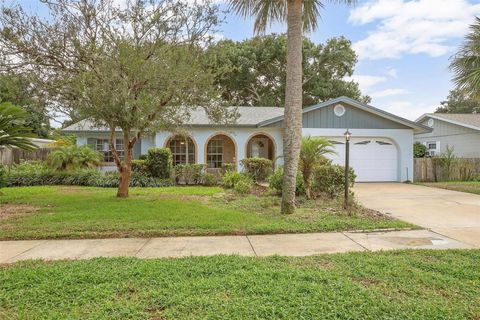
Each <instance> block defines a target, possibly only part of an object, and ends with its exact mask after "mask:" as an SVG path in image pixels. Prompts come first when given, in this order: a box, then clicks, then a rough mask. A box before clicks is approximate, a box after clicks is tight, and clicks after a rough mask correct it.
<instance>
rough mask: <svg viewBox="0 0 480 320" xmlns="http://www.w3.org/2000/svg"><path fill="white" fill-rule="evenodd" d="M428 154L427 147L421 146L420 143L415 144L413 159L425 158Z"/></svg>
mask: <svg viewBox="0 0 480 320" xmlns="http://www.w3.org/2000/svg"><path fill="white" fill-rule="evenodd" d="M426 154H427V147H426V146H424V145H423V144H421V143H420V142H418V141H417V142H415V143H414V144H413V157H414V158H425V155H426Z"/></svg>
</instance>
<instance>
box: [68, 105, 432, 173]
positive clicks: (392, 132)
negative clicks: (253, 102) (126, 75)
mask: <svg viewBox="0 0 480 320" xmlns="http://www.w3.org/2000/svg"><path fill="white" fill-rule="evenodd" d="M238 112H239V114H240V117H239V119H238V120H237V122H236V124H234V125H229V126H220V125H218V124H214V123H211V122H210V120H209V118H208V117H207V115H206V114H205V112H204V111H203V109H201V108H199V109H197V110H195V111H194V112H192V115H191V118H190V120H189V122H188V123H187V126H186V130H187V131H188V133H189V136H188V138H185V137H184V136H178V135H175V134H172V133H170V132H157V133H156V134H153V135H151V136H147V137H144V138H142V139H141V141H138V142H137V143H136V144H135V147H134V150H133V154H134V157H135V158H138V157H139V156H140V155H141V154H145V153H146V152H147V150H148V148H150V147H169V148H170V149H171V151H172V153H173V161H174V164H178V163H187V162H188V163H204V164H207V168H208V170H217V169H219V168H221V167H222V165H223V164H224V163H235V164H237V166H238V168H239V169H240V163H239V161H240V160H241V159H244V158H246V157H263V158H268V159H271V160H272V161H274V163H275V164H276V165H281V164H282V162H283V159H282V150H283V141H282V130H281V128H282V123H283V121H284V115H283V108H278V107H238ZM347 129H348V130H349V131H350V132H351V133H352V139H351V142H350V145H351V148H350V156H351V158H350V163H351V166H352V167H353V168H354V170H355V172H356V174H357V181H406V180H412V173H413V147H412V145H413V136H414V134H416V133H426V132H429V131H430V129H429V128H427V127H425V126H423V125H422V124H419V123H415V122H412V121H409V120H407V119H403V118H401V117H398V116H396V115H393V114H391V113H388V112H385V111H383V110H380V109H377V108H374V107H372V106H369V105H366V104H363V103H360V102H358V101H355V100H352V99H350V98H347V97H340V98H337V99H333V100H329V101H326V102H323V103H320V104H317V105H314V106H311V107H307V108H304V109H303V129H302V132H303V135H304V136H308V135H310V136H315V137H326V138H328V139H329V140H330V141H331V142H332V143H333V145H334V147H335V151H336V154H335V155H332V156H330V157H331V158H332V160H333V162H334V163H337V164H344V161H345V138H344V133H345V131H346V130H347ZM63 131H64V132H68V133H74V134H75V135H76V136H77V143H78V144H81V145H84V144H89V145H91V146H92V147H93V148H95V149H96V150H98V151H100V152H102V153H104V156H105V166H107V167H108V166H113V159H112V155H111V152H110V151H109V144H108V132H107V130H106V128H95V127H93V126H91V124H89V122H88V121H82V122H80V123H77V124H74V125H71V126H69V127H67V128H65V129H64V130H63ZM116 144H117V149H119V150H122V149H123V141H122V139H117V141H116Z"/></svg>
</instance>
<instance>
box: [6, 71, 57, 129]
mask: <svg viewBox="0 0 480 320" xmlns="http://www.w3.org/2000/svg"><path fill="white" fill-rule="evenodd" d="M37 91H38V88H37V87H36V86H35V85H33V83H32V82H31V81H30V80H29V79H28V78H27V76H23V75H18V74H15V75H14V74H0V102H10V103H12V104H14V105H16V106H19V107H20V108H22V109H23V110H24V111H25V113H26V116H25V119H24V121H25V123H24V124H25V126H26V127H28V128H30V129H31V130H32V133H33V134H34V135H36V136H38V137H40V138H49V131H50V121H49V117H48V110H47V104H46V103H45V101H44V99H43V98H42V97H41V94H39V92H37Z"/></svg>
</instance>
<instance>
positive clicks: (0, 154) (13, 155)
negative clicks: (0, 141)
mask: <svg viewBox="0 0 480 320" xmlns="http://www.w3.org/2000/svg"><path fill="white" fill-rule="evenodd" d="M52 150H53V149H52V148H39V149H37V150H36V151H31V152H29V151H23V150H20V149H11V148H0V164H3V165H12V164H15V163H20V161H22V160H47V157H48V155H49V154H50V152H52Z"/></svg>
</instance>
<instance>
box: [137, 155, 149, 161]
mask: <svg viewBox="0 0 480 320" xmlns="http://www.w3.org/2000/svg"><path fill="white" fill-rule="evenodd" d="M138 160H147V155H146V154H141V155H140V156H139V157H138Z"/></svg>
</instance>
